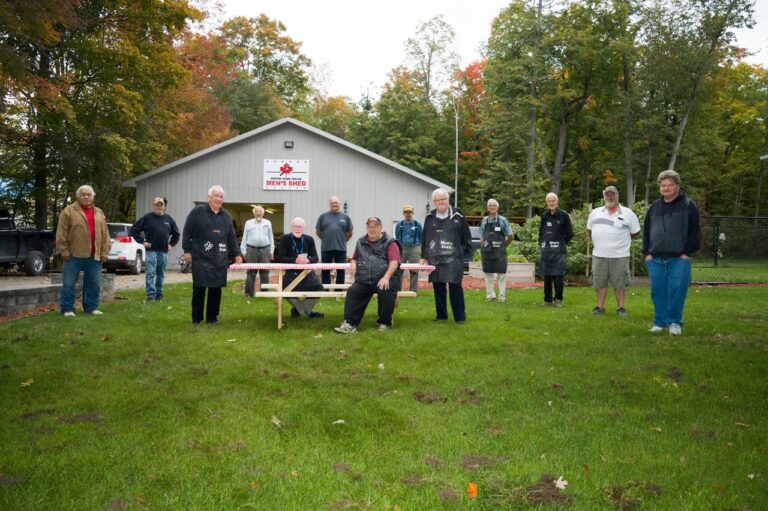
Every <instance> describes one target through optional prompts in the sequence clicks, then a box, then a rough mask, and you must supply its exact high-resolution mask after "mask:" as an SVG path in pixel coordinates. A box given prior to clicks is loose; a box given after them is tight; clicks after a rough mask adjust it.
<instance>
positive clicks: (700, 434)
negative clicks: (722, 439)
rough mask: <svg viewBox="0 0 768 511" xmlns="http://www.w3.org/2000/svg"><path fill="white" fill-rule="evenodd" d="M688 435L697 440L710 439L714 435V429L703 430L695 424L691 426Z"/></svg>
mask: <svg viewBox="0 0 768 511" xmlns="http://www.w3.org/2000/svg"><path fill="white" fill-rule="evenodd" d="M690 435H691V438H693V439H694V440H696V441H697V442H698V441H701V440H712V439H714V438H715V436H716V435H715V432H714V431H711V430H709V431H705V430H702V429H699V428H698V427H697V426H694V427H693V428H691V431H690Z"/></svg>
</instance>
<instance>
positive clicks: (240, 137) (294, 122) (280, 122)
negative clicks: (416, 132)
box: [123, 117, 453, 193]
mask: <svg viewBox="0 0 768 511" xmlns="http://www.w3.org/2000/svg"><path fill="white" fill-rule="evenodd" d="M285 124H290V125H293V126H296V127H297V128H301V129H304V130H306V131H309V132H311V133H314V134H315V135H317V136H320V137H323V138H325V139H327V140H329V141H331V142H334V143H336V144H339V145H342V146H344V147H347V148H349V149H352V150H353V151H356V152H358V153H360V154H362V155H364V156H367V157H369V158H372V159H374V160H377V161H379V162H381V163H383V164H385V165H387V166H389V167H392V168H394V169H396V170H398V171H400V172H403V173H404V174H408V175H410V176H413V177H415V178H417V179H420V180H422V181H424V182H426V183H429V184H430V185H433V186H435V187H440V188H445V189H446V190H447V191H448V192H449V193H453V188H452V187H450V186H448V185H447V184H445V183H442V182H440V181H438V180H436V179H433V178H431V177H429V176H426V175H424V174H422V173H421V172H417V171H415V170H413V169H409V168H408V167H406V166H404V165H400V164H399V163H397V162H394V161H392V160H390V159H388V158H385V157H383V156H381V155H379V154H376V153H374V152H371V151H369V150H368V149H364V148H362V147H360V146H359V145H356V144H353V143H351V142H348V141H346V140H344V139H343V138H339V137H337V136H335V135H331V134H330V133H328V132H326V131H323V130H321V129H318V128H315V127H314V126H310V125H309V124H306V123H304V122H301V121H298V120H296V119H294V118H292V117H284V118H282V119H279V120H277V121H274V122H271V123H269V124H265V125H264V126H262V127H260V128H256V129H255V130H251V131H249V132H247V133H243V134H242V135H238V136H236V137H233V138H230V139H229V140H225V141H224V142H220V143H218V144H216V145H213V146H211V147H208V148H207V149H203V150H202V151H198V152H196V153H193V154H190V155H189V156H186V157H184V158H181V159H179V160H176V161H174V162H171V163H168V164H167V165H163V166H162V167H158V168H156V169H154V170H150V171H149V172H145V173H144V174H141V175H139V176H136V177H134V178H133V179H129V180H128V181H125V182H123V187H126V188H135V187H136V184H137V183H139V182H141V181H144V180H146V179H149V178H151V177H154V176H156V175H158V174H162V173H163V172H166V171H168V170H171V169H174V168H176V167H178V166H180V165H184V164H185V163H188V162H190V161H193V160H196V159H198V158H202V157H203V156H206V155H208V154H211V153H214V152H216V151H219V150H220V149H223V148H225V147H228V146H230V145H233V144H238V143H240V142H243V141H245V140H248V139H250V138H253V137H258V136H259V135H261V134H262V133H265V132H267V131H270V130H272V129H275V128H277V127H279V126H283V125H285Z"/></svg>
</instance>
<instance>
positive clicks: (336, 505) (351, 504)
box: [330, 499, 360, 509]
mask: <svg viewBox="0 0 768 511" xmlns="http://www.w3.org/2000/svg"><path fill="white" fill-rule="evenodd" d="M330 507H331V509H355V508H359V507H360V506H359V505H358V503H357V502H355V501H354V500H349V499H341V500H337V501H336V502H331V504H330Z"/></svg>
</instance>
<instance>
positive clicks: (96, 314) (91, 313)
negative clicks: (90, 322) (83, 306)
mask: <svg viewBox="0 0 768 511" xmlns="http://www.w3.org/2000/svg"><path fill="white" fill-rule="evenodd" d="M88 314H90V315H91V316H103V315H104V313H103V312H101V311H100V310H99V309H96V310H92V311H91V312H89V313H88Z"/></svg>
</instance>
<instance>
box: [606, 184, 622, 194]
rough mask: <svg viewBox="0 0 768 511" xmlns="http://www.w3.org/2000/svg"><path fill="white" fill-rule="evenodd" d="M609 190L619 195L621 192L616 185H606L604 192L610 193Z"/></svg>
mask: <svg viewBox="0 0 768 511" xmlns="http://www.w3.org/2000/svg"><path fill="white" fill-rule="evenodd" d="M608 192H613V193H615V194H616V195H618V194H619V190H618V189H617V188H616V187H615V186H606V187H605V190H603V194H606V193H608Z"/></svg>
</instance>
